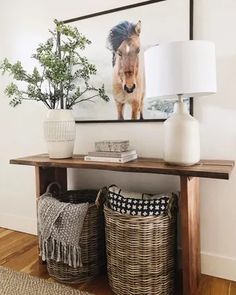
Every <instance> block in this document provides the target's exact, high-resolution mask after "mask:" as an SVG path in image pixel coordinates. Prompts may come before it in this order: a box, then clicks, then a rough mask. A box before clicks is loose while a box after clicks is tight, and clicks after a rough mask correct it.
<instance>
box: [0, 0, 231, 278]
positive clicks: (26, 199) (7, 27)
mask: <svg viewBox="0 0 236 295" xmlns="http://www.w3.org/2000/svg"><path fill="white" fill-rule="evenodd" d="M172 1H178V0H172ZM132 2H138V1H134V0H133V1H131V0H130V1H127V0H126V1H121V0H113V1H112V3H111V2H110V1H103V0H99V1H92V0H89V1H86V4H84V1H82V0H68V1H56V0H51V1H46V0H41V1H30V0H22V1H13V0H8V1H4V2H3V3H1V10H0V38H1V39H0V40H1V45H0V59H2V58H3V57H5V56H7V57H9V58H10V59H11V60H16V59H21V60H23V62H24V65H26V66H27V67H28V68H29V69H30V68H32V61H31V60H29V56H31V54H32V52H33V50H34V48H35V47H36V46H37V44H38V43H39V42H41V41H44V40H45V38H47V36H48V34H47V30H48V28H50V27H52V20H53V19H54V18H57V19H66V18H70V17H75V16H78V15H83V14H86V13H91V12H92V11H98V10H104V9H108V8H111V7H117V6H121V5H126V4H127V3H132ZM140 2H141V1H140ZM195 2H196V3H195V38H198V39H209V40H212V41H214V42H215V43H216V47H217V67H218V90H219V91H218V94H217V95H215V96H209V97H206V98H200V99H196V101H195V114H196V117H197V118H198V119H199V121H200V124H201V139H202V158H211V159H214V158H217V159H235V158H236V136H235V129H234V126H235V125H236V113H235V112H236V108H235V106H236V100H235V97H234V96H235V91H234V85H236V73H235V72H236V39H235V38H234V31H233V28H235V27H236V18H235V13H236V2H235V1H234V0H195ZM0 81H1V82H0V93H1V95H0V105H1V107H0V134H1V141H0V163H1V164H0V226H3V227H8V228H13V229H16V230H20V231H25V232H32V233H35V231H36V230H35V229H36V222H35V198H34V196H35V186H34V169H33V168H32V167H25V166H14V165H9V164H8V162H9V159H10V158H14V157H18V156H23V155H30V154H37V153H42V152H45V151H46V146H45V143H44V140H43V133H42V121H43V118H44V115H45V111H46V110H45V109H44V107H43V106H42V107H41V106H40V105H39V104H34V103H33V104H31V103H28V104H27V103H25V104H24V105H22V106H19V107H18V108H16V109H12V108H10V107H9V106H8V99H7V98H6V97H5V96H4V95H3V94H2V93H3V89H4V86H5V85H6V83H7V81H8V79H7V78H5V77H4V78H2V77H1V80H0ZM98 128H99V132H98ZM124 137H126V138H129V139H130V141H131V144H132V145H133V147H135V148H136V149H137V150H138V152H139V154H140V155H141V156H150V157H151V156H153V157H161V155H162V139H163V134H162V124H161V123H155V124H154V123H152V124H151V123H150V124H149V123H148V124H140V123H137V124H109V125H107V124H96V125H93V124H92V125H89V124H83V125H77V142H76V152H77V153H86V152H87V151H88V150H91V149H92V148H93V143H94V141H95V140H99V139H104V138H111V139H112V138H124ZM235 180H236V172H233V175H232V177H231V180H230V181H222V180H201V239H202V247H201V249H202V268H203V272H204V273H208V274H211V275H215V276H220V277H225V278H229V279H233V280H236V247H235V244H236V237H235V235H234V232H235V231H234V229H235V225H236V214H235V212H234V211H235V209H234V208H235V206H236V199H235V196H234V195H235V191H236V188H235ZM107 183H108V184H109V183H117V184H118V185H120V186H123V187H126V188H129V189H133V190H143V191H162V190H175V189H178V185H179V183H178V178H177V177H170V176H169V177H168V176H159V177H157V176H155V175H144V174H139V175H134V174H125V173H115V172H102V171H99V172H98V171H82V170H78V171H76V172H75V171H70V185H71V186H78V185H80V186H81V187H87V186H90V187H101V186H103V185H105V184H107Z"/></svg>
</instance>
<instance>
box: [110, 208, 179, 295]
mask: <svg viewBox="0 0 236 295" xmlns="http://www.w3.org/2000/svg"><path fill="white" fill-rule="evenodd" d="M104 213H105V222H106V227H105V229H106V251H107V271H108V278H109V284H110V286H111V288H112V290H113V291H114V292H115V293H116V294H117V295H167V294H168V295H170V294H175V278H176V256H177V255H176V214H175V212H173V213H172V216H171V217H169V216H168V214H165V215H164V214H162V215H160V216H148V217H142V216H141V217H140V216H130V215H127V214H121V213H119V212H115V211H113V210H111V209H109V208H108V207H106V206H105V207H104Z"/></svg>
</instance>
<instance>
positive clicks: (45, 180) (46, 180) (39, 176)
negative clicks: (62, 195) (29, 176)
mask: <svg viewBox="0 0 236 295" xmlns="http://www.w3.org/2000/svg"><path fill="white" fill-rule="evenodd" d="M35 176H36V197H37V198H39V197H40V196H41V195H42V194H44V193H45V191H46V188H47V186H48V185H49V184H50V183H51V182H53V181H57V182H59V183H60V185H61V186H62V189H65V190H66V189H67V169H66V168H57V167H35Z"/></svg>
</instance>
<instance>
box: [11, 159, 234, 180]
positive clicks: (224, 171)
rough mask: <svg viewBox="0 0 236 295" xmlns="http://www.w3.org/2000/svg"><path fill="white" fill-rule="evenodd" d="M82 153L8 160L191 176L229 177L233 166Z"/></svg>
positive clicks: (229, 162)
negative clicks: (114, 159) (104, 158)
mask: <svg viewBox="0 0 236 295" xmlns="http://www.w3.org/2000/svg"><path fill="white" fill-rule="evenodd" d="M83 158H84V155H74V156H73V158H70V159H60V160H54V159H49V157H48V155H47V154H41V155H35V156H29V157H23V158H18V159H12V160H10V163H11V164H19V165H29V166H36V167H60V168H84V169H98V170H110V171H123V172H136V173H156V174H168V175H180V176H192V177H206V178H219V179H229V176H230V173H231V171H232V169H233V167H234V161H228V160H226V161H224V160H201V161H200V162H199V163H198V164H196V165H193V166H187V167H186V166H172V165H168V164H166V163H165V162H164V161H163V160H162V159H156V158H138V159H137V160H134V161H131V162H128V163H124V164H120V163H108V162H104V163H102V162H88V161H84V159H83Z"/></svg>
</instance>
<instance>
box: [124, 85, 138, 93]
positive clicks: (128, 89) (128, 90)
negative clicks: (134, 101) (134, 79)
mask: <svg viewBox="0 0 236 295" xmlns="http://www.w3.org/2000/svg"><path fill="white" fill-rule="evenodd" d="M135 87H136V86H135V84H133V86H132V87H127V85H126V84H125V86H124V90H125V91H126V92H128V93H133V92H134V89H135Z"/></svg>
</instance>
